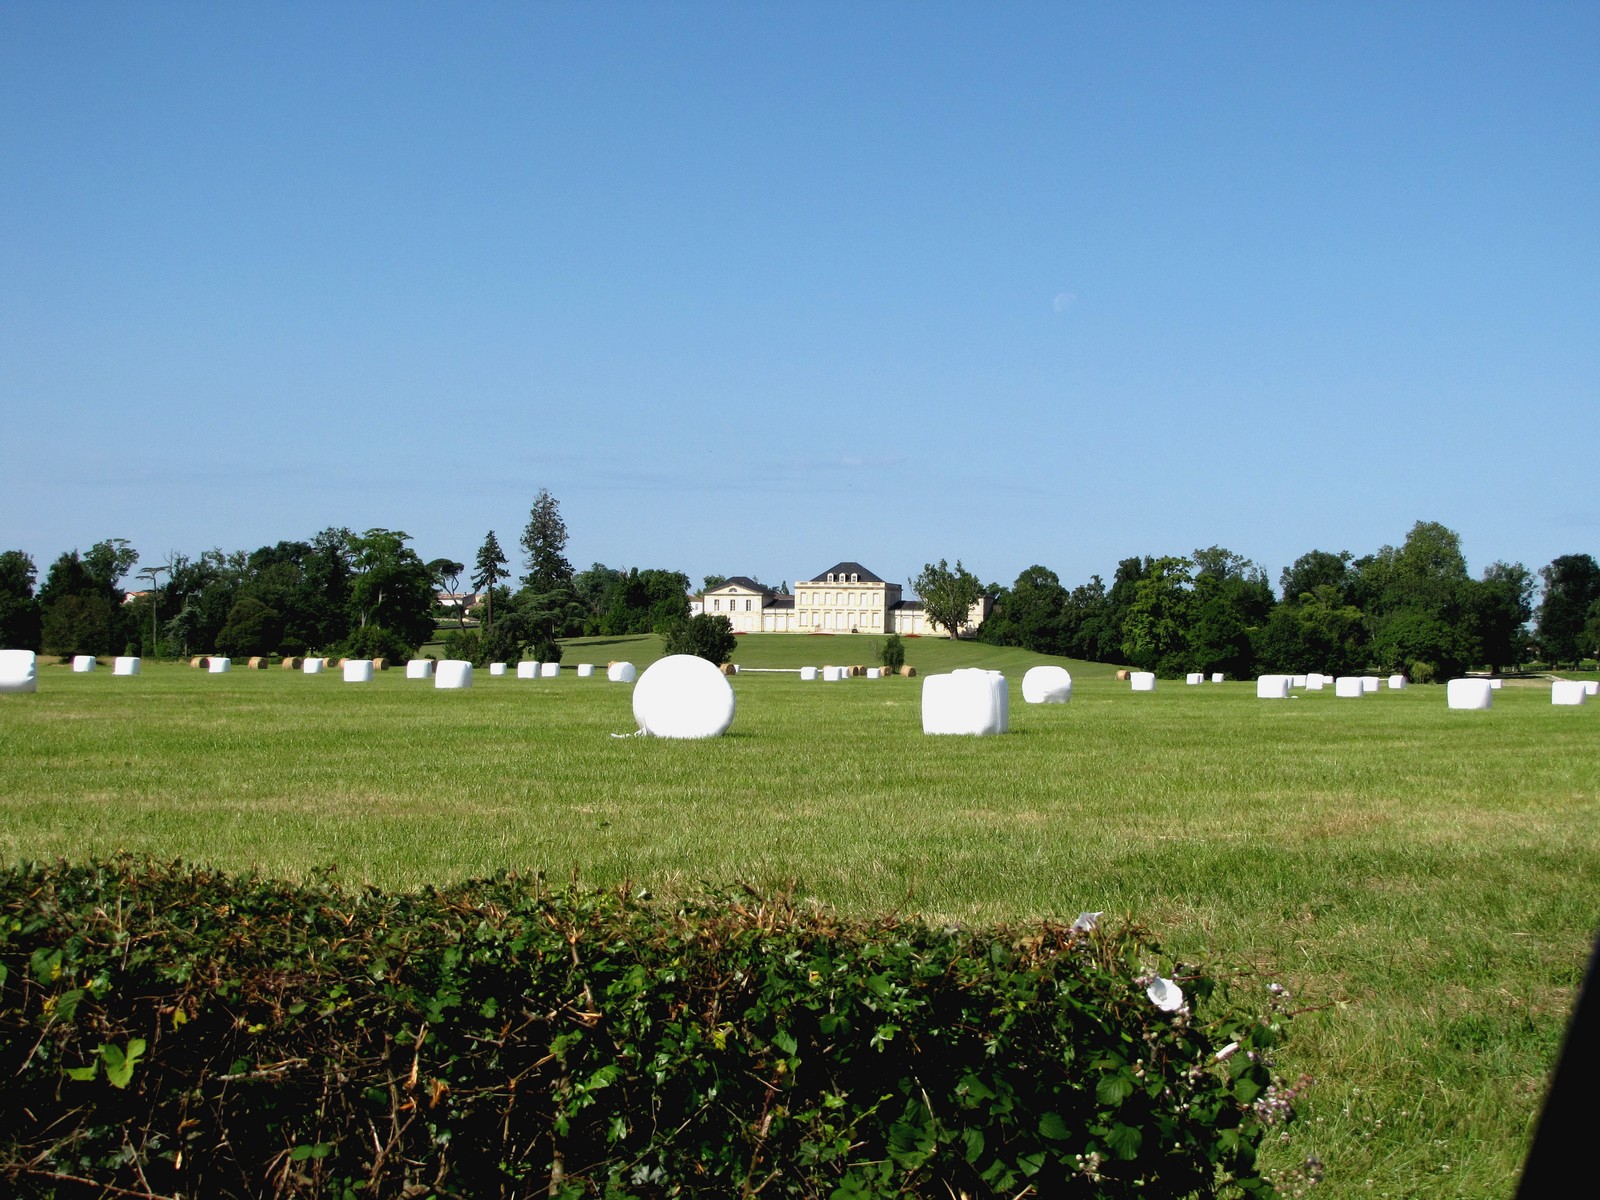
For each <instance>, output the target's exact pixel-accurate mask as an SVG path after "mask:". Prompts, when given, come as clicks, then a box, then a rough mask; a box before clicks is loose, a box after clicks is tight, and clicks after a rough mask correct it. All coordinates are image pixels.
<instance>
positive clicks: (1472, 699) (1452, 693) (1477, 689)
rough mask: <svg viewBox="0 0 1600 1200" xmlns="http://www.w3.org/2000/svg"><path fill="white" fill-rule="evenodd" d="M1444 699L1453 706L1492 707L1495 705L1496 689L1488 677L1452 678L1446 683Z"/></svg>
mask: <svg viewBox="0 0 1600 1200" xmlns="http://www.w3.org/2000/svg"><path fill="white" fill-rule="evenodd" d="M1444 699H1445V704H1446V705H1448V706H1449V707H1451V708H1470V709H1484V708H1490V707H1492V706H1493V705H1494V689H1493V688H1491V687H1490V686H1489V681H1488V680H1487V679H1452V680H1451V681H1450V682H1449V683H1447V684H1445V687H1444Z"/></svg>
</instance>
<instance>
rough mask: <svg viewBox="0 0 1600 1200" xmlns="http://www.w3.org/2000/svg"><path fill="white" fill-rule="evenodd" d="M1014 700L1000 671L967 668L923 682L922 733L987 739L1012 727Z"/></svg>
mask: <svg viewBox="0 0 1600 1200" xmlns="http://www.w3.org/2000/svg"><path fill="white" fill-rule="evenodd" d="M1010 718H1011V697H1010V693H1009V692H1008V691H1007V689H1006V677H1005V676H1004V675H1002V674H1001V673H1000V672H999V671H984V670H981V669H979V668H976V667H964V668H962V669H960V670H957V671H951V672H950V673H949V674H948V675H929V676H927V677H925V678H924V679H923V681H922V732H923V733H934V734H968V735H976V736H980V737H981V736H986V735H988V734H995V733H1005V732H1006V730H1007V729H1008V728H1009V727H1010V723H1011V722H1010Z"/></svg>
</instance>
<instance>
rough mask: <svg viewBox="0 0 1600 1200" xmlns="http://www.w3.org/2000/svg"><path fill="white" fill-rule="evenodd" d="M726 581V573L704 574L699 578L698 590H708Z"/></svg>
mask: <svg viewBox="0 0 1600 1200" xmlns="http://www.w3.org/2000/svg"><path fill="white" fill-rule="evenodd" d="M727 582H728V577H727V576H726V575H705V576H702V577H701V579H700V590H701V591H702V592H709V591H710V590H711V589H712V588H717V587H721V586H722V585H723V584H725V583H727Z"/></svg>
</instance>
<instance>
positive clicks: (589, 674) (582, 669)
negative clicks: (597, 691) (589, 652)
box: [578, 663, 594, 679]
mask: <svg viewBox="0 0 1600 1200" xmlns="http://www.w3.org/2000/svg"><path fill="white" fill-rule="evenodd" d="M578 678H579V679H593V678H594V664H593V663H579V664H578Z"/></svg>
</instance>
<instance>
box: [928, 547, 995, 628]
mask: <svg viewBox="0 0 1600 1200" xmlns="http://www.w3.org/2000/svg"><path fill="white" fill-rule="evenodd" d="M911 590H912V591H914V592H916V593H917V595H918V596H921V597H922V609H923V612H925V613H926V614H927V616H928V620H929V621H930V622H931V623H932V624H934V625H936V626H938V627H939V628H940V629H944V630H947V631H948V632H949V634H950V636H951V637H952V638H959V637H960V636H961V630H962V628H963V627H964V626H965V625H966V623H967V621H968V619H969V617H970V614H971V612H972V606H973V605H974V604H976V603H977V602H978V601H979V600H980V599H982V598H983V585H982V584H980V583H979V582H978V577H977V576H976V575H974V574H972V572H971V571H968V570H967V569H966V568H964V567H963V566H962V565H961V560H960V559H959V558H958V559H956V565H955V567H954V569H952V568H951V567H950V565H949V564H948V563H946V562H945V560H944V559H942V558H941V559H940V560H939V562H938V563H937V565H936V564H934V563H927V564H925V565H924V566H923V568H922V572H921V574H919V575H918V576H917V577H916V578H915V579H913V580H912V581H911Z"/></svg>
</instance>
